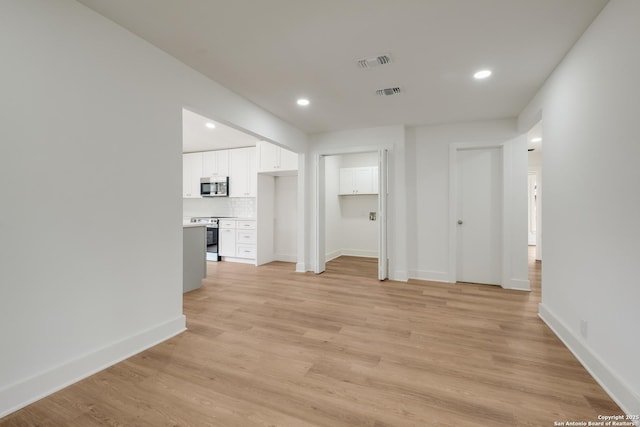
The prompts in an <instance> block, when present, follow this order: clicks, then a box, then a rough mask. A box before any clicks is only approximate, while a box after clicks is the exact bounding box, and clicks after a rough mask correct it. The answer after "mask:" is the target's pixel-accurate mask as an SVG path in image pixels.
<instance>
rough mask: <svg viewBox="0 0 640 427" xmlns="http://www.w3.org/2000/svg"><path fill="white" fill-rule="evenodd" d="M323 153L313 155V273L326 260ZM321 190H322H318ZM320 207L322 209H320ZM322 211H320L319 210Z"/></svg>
mask: <svg viewBox="0 0 640 427" xmlns="http://www.w3.org/2000/svg"><path fill="white" fill-rule="evenodd" d="M324 157H325V156H324V155H323V154H316V155H315V156H313V163H314V172H315V178H316V179H315V181H316V186H315V187H316V188H315V197H314V200H315V207H314V211H315V212H314V213H315V235H316V239H315V244H316V245H315V246H316V256H315V266H314V269H313V271H314V273H316V274H320V273H322V272H323V271H324V270H325V264H326V262H327V260H326V259H325V255H324V253H323V252H324V246H325V244H326V242H325V232H326V226H325V209H326V208H325V202H324V200H321V199H322V198H324V197H325V191H326V190H325V182H324V171H325V162H324ZM320 190H322V191H320ZM321 207H322V209H321ZM321 211H322V212H321Z"/></svg>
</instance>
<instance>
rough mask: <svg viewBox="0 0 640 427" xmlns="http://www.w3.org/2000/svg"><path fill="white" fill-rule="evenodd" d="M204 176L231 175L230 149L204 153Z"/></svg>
mask: <svg viewBox="0 0 640 427" xmlns="http://www.w3.org/2000/svg"><path fill="white" fill-rule="evenodd" d="M202 162H203V168H202V172H203V174H202V176H214V175H218V176H229V150H217V151H205V152H204V153H202Z"/></svg>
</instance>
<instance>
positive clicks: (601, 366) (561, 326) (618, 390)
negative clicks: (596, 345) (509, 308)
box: [538, 304, 640, 415]
mask: <svg viewBox="0 0 640 427" xmlns="http://www.w3.org/2000/svg"><path fill="white" fill-rule="evenodd" d="M538 316H539V317H540V318H541V319H542V320H543V321H544V323H546V324H547V326H549V328H551V330H552V331H553V332H554V333H555V334H556V335H557V336H558V338H560V340H561V341H562V342H563V343H564V345H566V346H567V348H568V349H569V350H570V351H571V353H573V355H574V356H575V357H576V358H577V359H578V361H580V363H582V366H584V367H585V369H586V370H587V371H588V372H589V373H590V374H591V376H592V377H593V378H594V379H595V380H596V381H597V382H598V384H600V386H602V388H603V389H604V391H606V392H607V393H608V394H609V396H610V397H611V398H612V399H613V400H614V401H615V402H616V403H617V404H618V406H620V408H621V409H622V410H623V411H624V412H625V413H626V414H630V415H636V414H640V395H639V394H638V393H636V392H634V391H633V389H632V388H631V385H630V384H627V383H626V382H625V381H624V380H623V379H622V378H620V377H619V376H618V375H617V374H616V373H615V372H614V371H613V369H611V367H610V366H609V365H607V363H605V362H604V361H603V360H602V359H600V357H599V356H598V355H596V354H595V353H594V352H593V351H592V350H591V348H589V346H588V345H587V343H586V342H585V341H584V340H583V339H582V338H581V337H580V336H578V335H576V334H574V333H573V332H572V331H571V329H569V327H567V325H566V324H565V323H564V322H563V321H562V320H560V318H559V317H558V316H556V315H555V314H554V313H553V312H552V311H551V310H550V309H549V308H548V307H547V306H545V305H544V304H540V305H539V306H538Z"/></svg>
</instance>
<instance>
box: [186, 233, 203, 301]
mask: <svg viewBox="0 0 640 427" xmlns="http://www.w3.org/2000/svg"><path fill="white" fill-rule="evenodd" d="M206 252H207V229H206V227H205V226H204V225H203V224H190V223H184V224H183V225H182V292H183V293H184V292H189V291H192V290H194V289H198V288H200V287H201V286H202V279H204V278H205V276H206V275H207V256H206Z"/></svg>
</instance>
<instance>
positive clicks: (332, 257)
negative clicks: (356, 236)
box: [324, 249, 342, 262]
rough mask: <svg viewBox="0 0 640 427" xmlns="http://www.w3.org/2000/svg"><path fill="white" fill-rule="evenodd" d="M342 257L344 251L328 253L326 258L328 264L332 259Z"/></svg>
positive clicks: (338, 250) (337, 250)
mask: <svg viewBox="0 0 640 427" xmlns="http://www.w3.org/2000/svg"><path fill="white" fill-rule="evenodd" d="M341 255H342V249H336V250H335V251H331V252H327V253H326V254H325V256H324V258H325V260H326V261H327V262H329V261H331V260H332V259H336V258H338V257H339V256H341Z"/></svg>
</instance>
